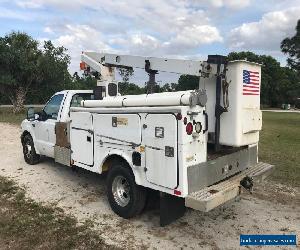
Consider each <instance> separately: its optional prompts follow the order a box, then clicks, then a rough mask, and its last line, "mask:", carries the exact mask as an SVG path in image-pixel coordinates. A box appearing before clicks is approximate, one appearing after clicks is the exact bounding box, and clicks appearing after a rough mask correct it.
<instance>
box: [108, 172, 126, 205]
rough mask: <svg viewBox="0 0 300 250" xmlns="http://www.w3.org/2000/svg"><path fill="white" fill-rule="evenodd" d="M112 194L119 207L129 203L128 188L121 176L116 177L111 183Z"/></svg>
mask: <svg viewBox="0 0 300 250" xmlns="http://www.w3.org/2000/svg"><path fill="white" fill-rule="evenodd" d="M112 193H113V196H114V199H115V201H116V202H117V204H118V205H119V206H121V207H125V206H127V205H128V203H129V201H130V186H129V183H128V181H127V180H126V179H125V178H124V177H123V176H117V177H116V178H115V179H114V181H113V183H112Z"/></svg>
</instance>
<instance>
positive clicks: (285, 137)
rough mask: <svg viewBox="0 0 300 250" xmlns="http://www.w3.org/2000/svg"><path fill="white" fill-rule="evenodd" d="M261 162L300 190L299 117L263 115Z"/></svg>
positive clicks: (3, 117) (4, 113)
mask: <svg viewBox="0 0 300 250" xmlns="http://www.w3.org/2000/svg"><path fill="white" fill-rule="evenodd" d="M25 116H26V115H25V111H24V112H23V113H21V114H17V115H14V114H13V113H12V112H11V108H0V122H9V123H14V124H18V125H19V124H20V123H21V121H22V120H23V119H24V118H25ZM259 159H260V161H264V162H268V163H271V164H274V165H276V169H275V171H274V173H273V175H272V179H273V180H275V181H277V182H281V183H286V184H290V185H293V186H300V114H299V113H275V112H263V130H262V131H261V133H260V143H259Z"/></svg>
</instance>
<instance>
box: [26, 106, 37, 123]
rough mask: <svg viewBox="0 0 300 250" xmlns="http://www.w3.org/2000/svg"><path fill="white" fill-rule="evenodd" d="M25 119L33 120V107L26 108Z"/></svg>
mask: <svg viewBox="0 0 300 250" xmlns="http://www.w3.org/2000/svg"><path fill="white" fill-rule="evenodd" d="M27 120H29V121H32V120H35V112H34V108H32V107H30V108H28V109H27Z"/></svg>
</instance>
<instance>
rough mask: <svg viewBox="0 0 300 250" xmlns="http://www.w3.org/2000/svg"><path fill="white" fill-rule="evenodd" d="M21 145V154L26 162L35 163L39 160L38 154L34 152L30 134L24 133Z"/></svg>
mask: <svg viewBox="0 0 300 250" xmlns="http://www.w3.org/2000/svg"><path fill="white" fill-rule="evenodd" d="M22 145H23V155H24V160H25V161H26V163H28V164H30V165H35V164H37V163H39V161H40V158H41V157H40V155H38V154H37V153H36V152H35V148H34V143H33V140H32V137H31V135H29V134H28V135H25V136H24V138H23V140H22Z"/></svg>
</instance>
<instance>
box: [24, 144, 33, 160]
mask: <svg viewBox="0 0 300 250" xmlns="http://www.w3.org/2000/svg"><path fill="white" fill-rule="evenodd" d="M31 151H32V147H31V145H30V142H29V141H27V142H26V143H25V146H24V153H25V155H26V157H27V158H30V156H31Z"/></svg>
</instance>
